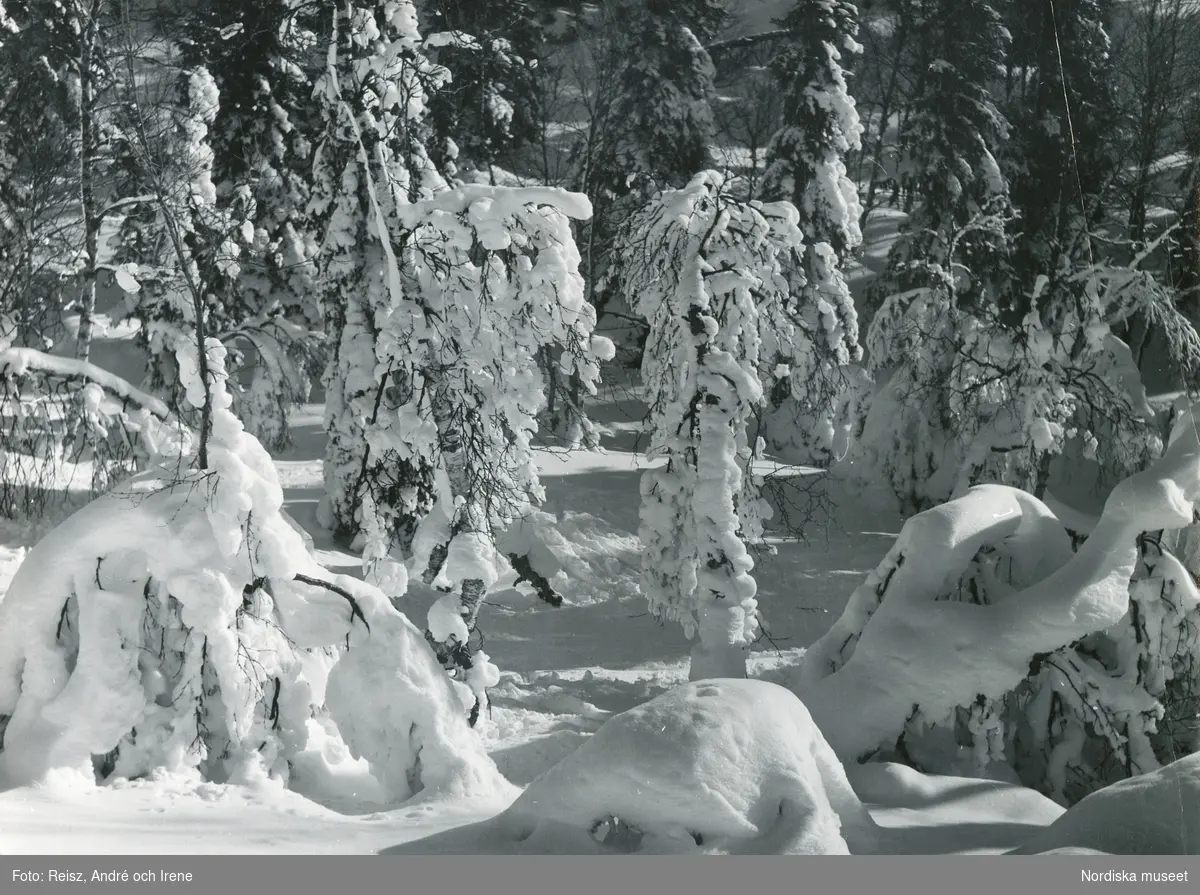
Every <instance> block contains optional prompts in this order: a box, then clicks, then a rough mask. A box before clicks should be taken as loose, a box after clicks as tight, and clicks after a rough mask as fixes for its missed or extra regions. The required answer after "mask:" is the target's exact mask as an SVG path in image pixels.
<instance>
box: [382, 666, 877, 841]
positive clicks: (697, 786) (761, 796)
mask: <svg viewBox="0 0 1200 895" xmlns="http://www.w3.org/2000/svg"><path fill="white" fill-rule="evenodd" d="M876 832H877V831H876V829H875V824H874V822H873V821H872V820H871V818H870V816H869V815H868V814H867V811H866V809H865V808H864V807H863V805H862V803H861V802H860V801H859V799H858V797H857V796H856V795H855V794H854V791H853V789H851V788H850V784H849V783H848V782H847V780H846V774H845V772H844V770H843V769H842V766H841V764H840V763H839V762H838V760H837V758H836V757H835V756H834V754H833V751H832V750H831V749H830V748H829V746H828V745H827V744H826V742H825V740H824V738H823V737H822V736H821V732H820V731H819V730H817V728H816V726H815V725H814V724H813V722H812V718H811V717H810V715H809V713H808V710H807V709H805V707H804V705H803V704H802V703H801V702H800V700H799V699H797V698H796V696H795V695H794V694H792V693H791V692H789V691H788V690H786V689H784V688H783V687H779V686H777V685H775V684H770V683H767V682H765V681H754V680H728V679H716V680H708V681H701V682H696V683H691V684H686V685H684V686H680V687H677V688H675V689H672V690H668V691H667V692H666V693H663V694H662V695H660V696H658V697H656V698H654V699H652V700H650V701H649V702H646V703H644V704H642V705H640V706H637V707H635V708H633V709H630V710H629V711H627V712H624V713H622V714H620V715H616V716H614V717H613V718H611V719H609V720H608V721H607V722H606V723H605V724H604V725H603V726H602V727H601V728H600V729H599V730H598V731H597V732H596V733H595V735H593V736H592V737H591V739H589V740H588V741H587V742H585V743H584V744H583V745H582V746H580V748H579V749H578V750H577V751H575V752H573V753H571V754H570V755H568V756H567V757H566V758H565V759H563V760H562V761H561V762H559V763H558V764H557V765H555V766H553V767H552V768H550V770H548V771H547V772H546V773H544V774H543V775H542V776H540V777H538V778H537V779H536V780H534V781H533V782H532V783H530V784H529V786H528V788H527V789H526V790H525V792H524V793H522V794H521V796H519V797H518V798H517V800H516V801H515V802H514V803H513V804H512V805H511V806H510V807H509V808H508V809H507V810H506V811H504V812H503V813H501V814H500V815H498V816H497V817H495V818H493V819H492V820H489V821H485V822H483V823H481V824H476V825H474V826H472V827H467V828H463V829H460V830H455V831H453V832H451V833H447V834H443V835H440V836H435V837H431V838H429V839H425V840H421V841H420V842H417V843H410V844H406V845H404V846H398V847H396V848H394V849H392V850H391V851H392V852H393V853H399V852H406V853H418V852H420V853H427V852H430V851H434V852H443V853H447V852H449V853H460V854H467V853H472V852H475V853H478V852H492V853H495V852H508V853H523V854H554V853H558V854H627V853H646V854H688V853H692V854H700V853H703V854H849V853H853V852H869V851H871V850H872V848H873V843H874V837H875V834H876Z"/></svg>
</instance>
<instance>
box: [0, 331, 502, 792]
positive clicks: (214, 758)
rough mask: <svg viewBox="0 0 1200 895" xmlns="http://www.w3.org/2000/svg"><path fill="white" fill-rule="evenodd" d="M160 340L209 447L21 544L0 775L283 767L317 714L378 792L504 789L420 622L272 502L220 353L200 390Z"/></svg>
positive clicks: (182, 353) (7, 610)
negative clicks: (324, 562) (312, 542)
mask: <svg viewBox="0 0 1200 895" xmlns="http://www.w3.org/2000/svg"><path fill="white" fill-rule="evenodd" d="M178 351H179V358H178V360H179V369H180V373H181V378H182V381H183V385H184V389H185V395H186V400H187V401H188V402H189V403H191V404H192V406H198V405H201V404H208V405H209V406H210V407H211V411H212V420H211V433H210V437H209V440H208V449H207V458H208V462H207V464H205V465H201V464H200V463H198V462H197V456H196V455H195V454H193V455H191V456H190V457H176V458H175V459H174V462H166V463H162V464H159V465H157V466H155V467H153V468H151V469H149V470H147V471H146V472H145V473H142V474H140V475H138V476H136V477H134V478H132V479H130V480H128V481H127V482H125V483H123V484H121V485H120V486H118V487H116V488H114V489H113V490H112V491H111V492H109V493H108V494H106V495H104V496H102V497H100V498H98V499H97V500H95V501H93V502H92V503H90V504H88V505H87V506H86V507H84V508H83V509H82V510H80V511H79V512H77V513H76V514H74V515H73V516H71V517H70V518H69V519H67V521H66V522H64V523H63V524H62V525H60V526H59V527H58V528H56V529H55V530H54V531H52V532H51V533H50V534H49V535H48V536H47V537H46V538H45V539H43V540H42V541H41V542H40V543H39V544H38V545H37V546H35V547H34V548H33V549H32V550H30V551H29V553H28V554H27V556H26V558H25V560H24V562H23V563H22V564H21V566H20V568H19V569H18V570H17V573H16V575H15V576H14V578H13V580H12V583H11V585H10V587H9V589H8V592H7V594H6V596H5V598H4V600H3V602H0V725H2V727H3V737H2V744H3V748H2V751H0V774H3V776H4V777H5V778H6V779H7V780H8V781H9V782H13V783H19V782H29V781H37V780H40V779H44V778H45V776H46V774H47V773H48V772H50V771H51V770H53V769H67V770H71V771H79V772H82V773H84V774H86V775H87V776H88V777H90V776H91V775H92V774H93V773H95V774H96V776H97V777H98V778H99V779H101V780H110V779H114V778H119V777H134V776H139V775H143V774H146V773H148V772H150V771H152V770H154V769H159V768H165V769H170V770H186V769H188V768H194V769H196V770H198V771H199V772H200V774H201V775H202V776H203V777H204V778H205V779H210V780H216V781H225V780H247V779H252V778H254V777H256V776H262V775H265V774H269V775H271V776H277V777H280V778H283V779H286V778H287V775H288V772H289V762H290V760H291V759H292V758H294V757H295V756H296V755H297V754H299V753H300V752H301V751H303V749H304V746H305V741H306V737H307V725H308V722H309V721H310V720H311V719H313V718H314V716H315V715H317V714H319V713H321V712H328V714H329V715H330V716H331V717H332V718H333V720H334V721H335V722H336V723H337V724H338V727H339V730H340V732H341V735H342V737H343V738H344V740H345V741H346V744H347V745H348V746H349V747H350V749H351V751H352V752H353V753H354V754H355V755H356V756H361V757H364V758H366V759H367V761H368V762H369V764H370V766H371V769H372V772H373V773H374V775H375V776H376V777H377V778H378V779H379V781H380V782H381V784H382V785H383V788H384V791H385V792H386V793H387V795H388V796H389V797H390V798H393V799H397V800H399V799H405V798H408V797H410V796H412V795H414V794H416V793H418V792H421V791H428V792H430V793H435V792H437V793H446V794H452V795H469V794H494V793H496V792H497V791H502V790H504V789H505V787H506V784H505V783H504V782H503V780H502V778H500V776H499V774H498V772H497V771H496V769H495V767H494V765H493V764H492V762H491V760H490V759H489V758H488V757H487V754H486V753H485V752H484V750H483V747H482V744H481V742H480V741H479V739H478V737H477V736H476V735H475V734H474V733H473V732H472V731H471V730H470V729H469V728H468V726H467V724H466V721H465V719H464V718H463V716H462V705H461V701H460V700H459V698H458V696H457V695H456V693H455V692H454V687H453V685H452V683H451V682H450V680H449V679H448V678H447V677H446V675H445V673H444V672H443V670H442V669H441V667H440V666H439V664H438V662H437V659H436V657H435V656H434V654H433V653H432V651H430V649H429V647H428V646H427V644H426V643H425V642H424V639H423V637H422V635H421V633H420V632H419V631H418V630H417V629H416V628H415V627H413V625H411V624H410V623H409V622H408V621H407V619H405V618H404V617H403V616H402V615H400V614H399V613H398V612H396V610H395V609H393V608H392V606H391V604H390V602H389V601H388V600H387V598H386V597H385V595H384V594H382V593H381V592H379V591H378V590H377V589H375V588H373V587H371V586H369V585H366V584H364V583H363V582H361V581H357V580H355V579H353V578H348V577H344V576H333V575H331V574H330V573H329V572H327V571H326V570H325V569H323V568H322V567H320V566H319V565H317V563H316V562H315V561H314V560H313V559H312V558H311V556H310V555H309V553H308V552H307V550H306V549H305V546H304V542H303V540H302V539H301V536H300V534H299V533H298V532H297V531H296V530H295V529H294V528H293V527H292V525H291V524H289V522H288V521H287V519H286V517H285V516H284V515H283V513H282V505H283V492H282V489H281V488H280V485H279V481H278V478H277V476H276V472H275V467H274V464H273V463H272V461H271V458H270V456H269V455H268V454H267V452H266V451H265V450H264V449H263V447H262V445H261V444H260V443H259V442H258V441H257V439H255V438H254V437H253V436H251V435H250V434H249V433H247V432H246V431H245V430H244V428H243V426H242V424H241V423H240V422H239V421H238V420H237V418H236V417H235V416H234V415H233V413H232V412H231V411H230V409H229V408H230V406H231V404H232V399H231V396H230V394H229V391H228V388H227V385H226V383H227V378H228V374H227V373H226V371H225V366H224V364H225V355H226V352H225V349H224V348H223V347H222V346H221V345H220V343H219V342H217V341H216V340H210V341H209V342H208V344H207V345H206V354H207V358H206V360H207V363H206V364H205V366H206V367H207V370H208V383H207V386H206V384H205V382H204V381H203V379H202V377H201V376H200V373H199V370H200V364H199V358H198V355H197V352H196V351H195V348H194V346H193V345H192V344H191V343H188V342H183V343H181V344H180V345H179V346H178ZM339 656H340V659H339ZM331 669H332V670H331Z"/></svg>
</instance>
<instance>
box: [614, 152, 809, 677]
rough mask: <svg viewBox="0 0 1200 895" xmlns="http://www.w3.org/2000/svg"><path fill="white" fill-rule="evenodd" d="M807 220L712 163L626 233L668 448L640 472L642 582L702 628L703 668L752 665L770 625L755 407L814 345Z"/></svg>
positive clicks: (656, 419) (661, 603)
mask: <svg viewBox="0 0 1200 895" xmlns="http://www.w3.org/2000/svg"><path fill="white" fill-rule="evenodd" d="M798 221H799V216H798V213H797V211H796V209H795V207H794V206H792V205H791V204H790V203H775V204H762V203H758V202H754V203H746V202H742V201H739V200H738V199H737V198H736V195H735V194H734V193H733V191H732V190H731V189H730V187H729V185H728V184H727V182H726V181H725V179H724V178H723V177H722V176H721V175H719V174H717V173H715V172H702V173H701V174H699V175H697V176H696V177H695V178H694V179H693V180H692V182H691V183H690V184H689V185H688V186H687V187H686V188H684V189H681V190H671V191H667V192H665V193H662V194H661V195H660V196H659V197H658V198H656V199H655V200H654V201H653V202H651V203H650V204H649V205H647V206H646V207H645V208H644V209H643V210H641V211H640V212H639V213H638V214H636V215H635V216H634V217H633V218H632V219H631V220H630V222H629V224H628V225H627V228H626V230H625V232H624V233H623V237H622V240H621V243H620V245H621V254H620V261H621V264H622V266H623V269H624V272H625V273H624V276H623V278H622V283H623V286H624V288H625V290H626V297H627V298H628V300H629V301H630V303H631V305H632V306H633V307H634V308H635V310H636V311H637V313H638V314H640V315H641V316H642V317H644V318H645V319H646V320H647V322H648V323H649V326H650V337H649V339H648V341H647V346H648V347H647V351H646V354H645V359H644V362H643V367H642V375H643V379H644V382H645V385H646V389H647V400H648V403H649V405H650V419H651V423H652V427H653V428H652V433H653V434H652V445H651V453H652V454H653V455H655V456H661V457H663V458H665V460H666V465H665V466H663V467H661V468H658V469H654V470H651V471H648V472H646V473H645V474H644V476H643V479H642V508H641V520H642V521H641V527H640V536H641V539H642V543H643V545H644V549H645V554H644V559H643V566H642V569H643V572H642V589H643V593H644V594H645V596H646V599H647V601H648V602H649V603H650V608H651V612H652V613H654V614H655V615H657V616H659V617H663V618H667V619H670V620H673V621H677V622H679V623H680V624H682V625H683V626H684V628H685V630H686V631H687V632H688V634H689V636H691V635H693V634H695V633H696V632H697V631H698V632H699V641H698V643H697V645H696V647H695V649H694V651H693V654H692V671H691V673H692V676H693V678H697V677H714V676H715V677H722V676H733V677H740V676H742V677H744V676H745V668H746V666H745V663H746V651H747V650H748V648H749V645H750V643H751V642H752V641H753V640H754V638H755V633H756V630H757V627H758V610H757V604H756V602H755V599H754V595H755V592H756V585H755V582H754V578H753V576H752V575H751V570H752V569H753V566H754V563H753V560H752V558H751V556H750V554H749V552H748V550H747V547H748V546H749V545H753V544H755V543H756V542H758V541H759V540H760V538H761V535H762V523H763V519H764V518H765V515H766V514H767V510H766V509H765V505H764V503H763V501H762V500H761V499H760V497H759V494H758V488H759V482H758V481H757V480H756V478H755V476H754V472H753V469H752V463H753V460H754V458H755V457H756V456H757V455H758V452H759V450H760V445H759V443H758V438H757V428H756V426H755V420H756V416H757V412H758V411H759V409H760V408H761V405H762V402H763V400H764V386H765V384H766V383H768V382H771V381H773V380H774V379H775V378H776V377H779V376H780V375H787V374H786V373H782V372H781V371H780V370H779V369H778V367H779V366H780V365H784V366H787V365H790V366H793V367H796V368H802V367H803V365H805V364H806V363H808V358H809V357H810V356H811V352H812V344H811V341H810V340H811V338H812V336H811V333H810V332H809V331H808V330H807V329H806V327H805V326H804V318H803V316H802V315H803V310H802V309H801V310H799V311H798V310H797V308H796V306H795V302H794V299H793V296H792V293H791V290H790V285H791V281H790V280H789V277H788V273H787V271H788V266H789V264H790V263H792V262H793V261H794V257H795V255H796V253H798V252H800V251H802V250H803V238H802V235H801V233H800V230H799V228H798V226H797V225H798Z"/></svg>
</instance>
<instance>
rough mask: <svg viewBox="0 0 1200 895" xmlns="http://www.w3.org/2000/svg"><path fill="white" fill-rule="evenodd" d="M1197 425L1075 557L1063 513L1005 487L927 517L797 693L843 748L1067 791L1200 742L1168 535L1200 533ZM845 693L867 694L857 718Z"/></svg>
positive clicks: (1181, 590)
mask: <svg viewBox="0 0 1200 895" xmlns="http://www.w3.org/2000/svg"><path fill="white" fill-rule="evenodd" d="M1191 419H1192V416H1191V413H1190V412H1189V413H1188V414H1186V415H1185V416H1184V417H1183V418H1182V419H1181V420H1179V421H1178V422H1177V426H1176V429H1175V432H1174V435H1173V440H1172V443H1171V445H1170V447H1169V448H1168V451H1167V453H1166V455H1165V456H1164V458H1163V459H1162V460H1161V461H1159V462H1158V463H1156V464H1155V465H1153V466H1151V467H1150V468H1149V469H1148V470H1146V471H1144V472H1142V473H1138V474H1135V475H1134V476H1132V477H1130V478H1129V479H1126V480H1124V481H1123V482H1121V483H1120V484H1119V485H1118V486H1117V488H1116V489H1115V490H1114V491H1113V493H1112V495H1111V496H1110V497H1109V500H1108V502H1107V503H1106V505H1105V511H1104V514H1103V515H1102V516H1101V519H1100V521H1099V522H1098V523H1097V525H1096V527H1095V528H1094V530H1093V531H1092V532H1091V533H1090V535H1089V536H1088V538H1087V540H1086V541H1084V543H1083V544H1082V546H1080V547H1079V548H1078V552H1077V553H1076V552H1073V549H1072V538H1071V536H1070V535H1069V534H1068V531H1067V529H1066V528H1065V526H1064V525H1063V524H1062V523H1061V522H1060V521H1059V520H1058V519H1057V518H1056V517H1055V516H1054V515H1053V513H1051V511H1050V510H1049V508H1047V507H1046V506H1045V505H1044V504H1043V503H1042V502H1041V501H1039V500H1037V499H1036V498H1034V497H1033V496H1032V495H1029V494H1027V493H1025V492H1022V491H1019V490H1016V489H1011V488H1007V487H1004V486H998V485H982V486H977V487H975V488H972V489H971V490H970V491H968V492H967V493H966V494H965V495H964V496H963V497H961V498H958V499H956V500H953V501H951V502H949V503H946V504H943V505H941V506H939V507H936V508H934V509H931V510H928V511H926V512H924V513H921V514H919V515H917V516H914V517H912V518H911V519H910V520H909V521H908V522H907V523H906V525H905V527H904V529H903V531H902V532H901V535H900V537H899V539H898V540H897V543H896V545H895V546H894V547H893V549H892V550H891V551H890V552H889V553H888V555H887V557H886V558H885V559H884V561H883V562H882V563H881V564H880V566H879V567H878V568H877V569H876V570H875V572H873V573H872V574H871V575H870V576H869V577H868V579H867V580H866V581H865V582H864V583H863V585H862V586H861V587H859V588H858V589H857V590H856V591H855V592H854V594H853V595H852V596H851V598H850V601H849V604H848V605H847V608H846V610H845V612H844V614H843V615H842V617H841V618H840V619H839V620H838V622H836V623H835V624H834V626H833V627H832V629H831V630H830V631H829V632H828V634H826V635H825V636H824V637H822V638H821V639H820V640H819V641H818V642H817V643H816V644H814V645H813V647H812V648H811V649H810V650H809V651H808V654H807V655H806V656H805V660H804V663H803V666H802V669H801V674H800V677H799V680H798V688H799V692H800V693H801V694H802V695H803V697H804V699H805V701H806V704H808V705H809V706H810V709H811V710H812V712H813V715H814V717H815V718H817V720H818V723H820V724H822V730H823V731H824V732H825V734H826V736H827V737H828V738H829V740H830V742H831V744H833V745H834V747H835V749H837V750H838V751H839V754H841V755H842V756H843V758H851V757H861V756H863V755H866V754H880V755H891V756H894V757H896V758H899V759H901V760H904V761H908V762H911V763H913V764H914V765H915V766H917V767H919V768H921V769H923V770H926V771H930V772H940V773H959V774H972V775H989V774H995V773H998V772H999V773H1002V774H1007V775H1009V776H1012V775H1013V774H1014V773H1015V774H1016V775H1017V776H1019V777H1020V779H1021V780H1022V781H1023V782H1024V783H1025V784H1026V785H1030V786H1035V787H1037V788H1039V789H1042V790H1043V791H1045V792H1046V793H1047V794H1048V795H1051V796H1052V797H1054V798H1056V799H1058V800H1060V801H1068V802H1069V801H1077V800H1078V799H1079V798H1081V797H1082V796H1084V795H1086V794H1087V793H1088V792H1089V791H1092V790H1094V789H1096V788H1098V787H1102V786H1105V785H1107V784H1109V783H1111V782H1113V781H1114V780H1118V779H1122V778H1124V777H1128V776H1133V775H1137V774H1142V773H1146V772H1148V771H1151V770H1153V769H1155V768H1157V767H1159V765H1160V764H1161V763H1162V762H1166V761H1170V760H1172V759H1173V758H1174V757H1175V756H1176V755H1177V754H1179V753H1180V752H1181V751H1191V750H1193V749H1195V748H1196V728H1195V718H1196V708H1197V703H1196V696H1195V692H1196V672H1195V668H1194V666H1195V658H1196V654H1197V647H1198V645H1200V644H1198V642H1197V637H1196V632H1197V630H1200V629H1198V627H1197V623H1198V622H1200V614H1198V613H1197V606H1198V601H1200V592H1197V588H1196V584H1195V581H1194V580H1193V578H1192V575H1191V574H1190V573H1189V572H1188V571H1187V569H1186V568H1185V566H1184V565H1183V564H1182V563H1181V561H1180V560H1178V559H1176V558H1175V557H1174V556H1172V555H1171V554H1170V553H1169V552H1168V551H1167V550H1166V549H1165V548H1164V547H1163V546H1162V543H1161V539H1160V536H1159V533H1161V531H1162V530H1163V529H1184V530H1185V531H1187V530H1190V526H1191V524H1192V520H1193V514H1194V509H1193V503H1194V502H1195V500H1196V499H1197V497H1198V496H1200V450H1198V448H1197V435H1196V432H1195V430H1194V429H1193V428H1192V423H1191ZM1166 540H1172V539H1170V538H1169V539H1166ZM931 557H936V558H937V560H936V562H931V561H930V558H931ZM855 666H857V668H856V667H855ZM846 688H859V689H860V690H861V696H860V701H861V702H862V715H859V716H857V717H855V718H852V719H849V718H847V717H846V714H845V713H844V711H843V710H842V709H841V708H839V706H840V703H839V701H838V700H840V699H844V698H850V697H849V696H848V693H849V691H848V690H847V689H846ZM1160 725H1161V726H1160ZM1006 766H1007V768H1008V769H1009V770H1007V771H1003V770H1001V771H997V768H1000V769H1003V768H1004V767H1006Z"/></svg>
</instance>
